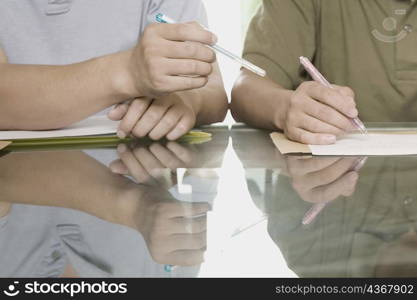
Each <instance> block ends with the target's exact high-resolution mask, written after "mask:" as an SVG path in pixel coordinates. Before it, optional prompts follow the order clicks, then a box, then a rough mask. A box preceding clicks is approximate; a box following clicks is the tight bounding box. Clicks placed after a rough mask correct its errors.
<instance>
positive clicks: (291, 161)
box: [287, 157, 363, 203]
mask: <svg viewBox="0 0 417 300" xmlns="http://www.w3.org/2000/svg"><path fill="white" fill-rule="evenodd" d="M361 161H363V158H307V159H306V158H302V157H288V158H287V165H288V172H289V174H290V176H291V177H292V185H293V188H294V189H295V190H296V192H297V193H298V194H299V195H300V197H301V198H302V199H303V200H305V201H307V202H311V203H324V202H330V201H333V200H335V199H336V198H338V197H339V196H345V197H349V196H351V195H352V194H353V192H354V191H355V188H356V183H357V181H358V178H359V174H358V171H359V169H360V167H361V166H360V165H358V164H360V162H361Z"/></svg>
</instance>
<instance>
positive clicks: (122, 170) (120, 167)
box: [109, 159, 129, 175]
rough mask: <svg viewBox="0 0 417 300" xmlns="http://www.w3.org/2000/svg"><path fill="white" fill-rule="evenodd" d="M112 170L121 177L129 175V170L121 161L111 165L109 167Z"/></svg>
mask: <svg viewBox="0 0 417 300" xmlns="http://www.w3.org/2000/svg"><path fill="white" fill-rule="evenodd" d="M109 168H110V170H111V171H112V172H113V173H115V174H119V175H127V174H129V170H128V168H127V167H126V165H125V164H124V162H123V161H122V160H121V159H117V160H115V161H113V162H111V163H110V165H109Z"/></svg>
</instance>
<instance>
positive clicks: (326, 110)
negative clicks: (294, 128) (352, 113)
mask: <svg viewBox="0 0 417 300" xmlns="http://www.w3.org/2000/svg"><path fill="white" fill-rule="evenodd" d="M308 100H309V101H308ZM308 100H306V104H307V105H304V111H305V113H306V114H308V115H310V116H312V117H314V118H315V119H318V120H322V121H323V122H325V123H327V124H329V126H331V127H332V128H334V130H333V131H330V130H328V133H330V132H334V131H335V130H337V131H336V134H339V135H340V133H341V132H343V131H350V130H352V129H353V125H352V122H351V119H349V118H348V117H346V116H345V115H343V114H342V113H340V112H338V111H337V110H334V109H333V108H331V107H330V106H328V105H325V104H322V103H320V102H316V101H311V99H308ZM323 133H326V132H323Z"/></svg>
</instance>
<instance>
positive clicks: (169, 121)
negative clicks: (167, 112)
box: [161, 116, 176, 127]
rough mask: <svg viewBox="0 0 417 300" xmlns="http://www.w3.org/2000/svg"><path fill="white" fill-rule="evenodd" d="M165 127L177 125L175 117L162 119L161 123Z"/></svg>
mask: <svg viewBox="0 0 417 300" xmlns="http://www.w3.org/2000/svg"><path fill="white" fill-rule="evenodd" d="M161 122H162V123H163V124H164V125H166V126H169V127H170V126H172V125H174V124H175V122H176V119H175V118H174V117H172V116H169V117H168V116H167V117H165V118H163V119H162V121H161Z"/></svg>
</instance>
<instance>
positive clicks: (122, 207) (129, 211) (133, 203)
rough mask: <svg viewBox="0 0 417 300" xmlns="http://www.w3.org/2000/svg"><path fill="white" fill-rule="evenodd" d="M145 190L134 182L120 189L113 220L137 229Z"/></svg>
mask: <svg viewBox="0 0 417 300" xmlns="http://www.w3.org/2000/svg"><path fill="white" fill-rule="evenodd" d="M143 194H144V190H142V189H140V188H139V186H138V185H137V184H134V183H133V182H132V183H131V184H128V185H127V186H123V187H121V188H120V189H119V191H118V193H117V196H116V199H115V201H114V207H113V210H112V212H110V213H111V214H112V217H111V218H112V222H113V223H116V224H119V225H123V226H127V227H130V228H133V229H137V228H136V227H137V226H136V224H137V221H138V220H137V212H138V211H140V206H141V205H142V204H141V203H142V201H141V199H142V198H143Z"/></svg>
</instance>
